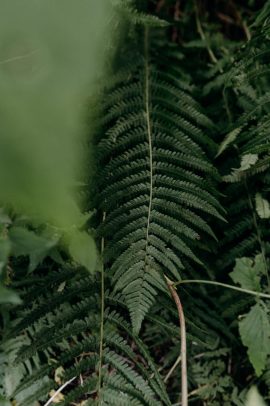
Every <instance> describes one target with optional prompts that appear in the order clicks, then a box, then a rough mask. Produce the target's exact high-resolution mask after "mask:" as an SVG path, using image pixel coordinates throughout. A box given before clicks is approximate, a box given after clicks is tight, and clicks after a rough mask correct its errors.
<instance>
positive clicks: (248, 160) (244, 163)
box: [240, 154, 259, 171]
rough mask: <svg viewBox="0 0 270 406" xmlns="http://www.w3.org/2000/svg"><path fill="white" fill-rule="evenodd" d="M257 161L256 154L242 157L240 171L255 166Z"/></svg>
mask: <svg viewBox="0 0 270 406" xmlns="http://www.w3.org/2000/svg"><path fill="white" fill-rule="evenodd" d="M258 159H259V157H258V155H257V154H246V155H243V156H242V159H241V166H240V171H246V170H247V169H249V168H251V166H253V165H255V164H256V162H257V161H258Z"/></svg>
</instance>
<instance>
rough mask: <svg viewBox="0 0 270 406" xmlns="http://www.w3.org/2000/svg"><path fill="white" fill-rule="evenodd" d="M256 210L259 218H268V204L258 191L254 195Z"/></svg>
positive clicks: (269, 207) (269, 210)
mask: <svg viewBox="0 0 270 406" xmlns="http://www.w3.org/2000/svg"><path fill="white" fill-rule="evenodd" d="M255 202H256V211H257V213H258V216H259V217H260V218H261V219H269V218H270V205H269V202H268V201H267V200H265V199H264V198H263V197H262V195H261V194H260V193H256V196H255Z"/></svg>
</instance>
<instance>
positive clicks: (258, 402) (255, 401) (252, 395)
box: [245, 386, 266, 406]
mask: <svg viewBox="0 0 270 406" xmlns="http://www.w3.org/2000/svg"><path fill="white" fill-rule="evenodd" d="M245 406H266V403H265V401H264V400H263V398H262V397H261V395H260V394H259V391H258V389H257V388H256V386H252V387H251V388H250V390H249V391H248V393H247V400H246V403H245Z"/></svg>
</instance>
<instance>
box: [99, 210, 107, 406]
mask: <svg viewBox="0 0 270 406" xmlns="http://www.w3.org/2000/svg"><path fill="white" fill-rule="evenodd" d="M105 219H106V212H104V213H103V217H102V222H103V223H104V221H105ZM104 244H105V242H104V237H102V238H101V247H100V252H101V258H102V256H103V253H104ZM100 277H101V281H100V301H101V305H100V306H101V309H100V339H99V340H100V341H99V365H98V397H99V401H98V404H99V405H101V404H102V399H101V397H100V392H101V385H102V363H103V342H104V310H105V284H104V266H103V258H102V264H101V274H100Z"/></svg>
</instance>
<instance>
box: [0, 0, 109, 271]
mask: <svg viewBox="0 0 270 406" xmlns="http://www.w3.org/2000/svg"><path fill="white" fill-rule="evenodd" d="M0 5H1V14H0V121H1V135H0V202H1V203H2V204H3V205H11V206H12V208H13V209H14V210H15V211H16V212H17V213H23V214H26V215H28V216H29V217H30V218H31V219H33V220H34V221H35V222H36V223H40V224H48V226H52V227H53V230H54V232H55V233H56V234H59V235H60V236H64V241H65V244H66V245H67V246H69V245H70V243H71V246H72V248H71V253H72V255H73V256H74V257H75V258H76V260H77V261H80V256H81V254H80V253H77V252H76V249H75V252H74V238H75V236H77V237H78V233H80V232H79V231H78V229H80V228H81V226H83V224H84V222H85V221H86V218H87V217H86V216H84V215H83V213H82V210H81V206H82V202H80V201H79V197H78V196H77V195H76V194H75V192H74V190H76V186H77V185H78V182H79V180H81V179H82V174H83V171H85V167H86V158H87V154H88V152H89V151H88V146H87V145H88V144H87V139H86V135H87V136H88V139H89V128H86V125H85V123H86V107H85V106H86V101H87V100H88V99H89V98H92V99H93V98H95V97H96V96H95V95H96V92H97V89H98V83H99V81H100V80H101V78H102V74H104V73H105V69H106V63H108V59H109V53H110V49H109V48H110V47H109V44H108V38H109V39H111V37H112V34H111V32H110V30H112V28H113V30H114V32H115V21H116V20H115V18H114V17H115V15H114V10H113V8H112V6H111V4H110V1H109V0H99V1H95V0H89V1H85V0H76V1H74V0H58V1H54V0H46V1H42V0H24V1H22V0H12V1H10V0H0ZM87 114H88V117H87V121H88V122H89V112H87ZM90 116H91V112H90ZM90 118H91V117H90ZM90 131H91V128H90ZM88 158H89V157H88ZM80 239H81V240H83V242H84V247H86V249H87V248H88V253H87V254H85V253H84V254H83V257H85V255H87V257H88V258H87V259H85V258H83V260H82V262H83V263H84V264H87V266H88V267H89V268H91V269H93V267H94V264H95V247H94V243H93V240H92V238H91V237H88V236H87V234H86V233H83V234H82V235H80Z"/></svg>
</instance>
